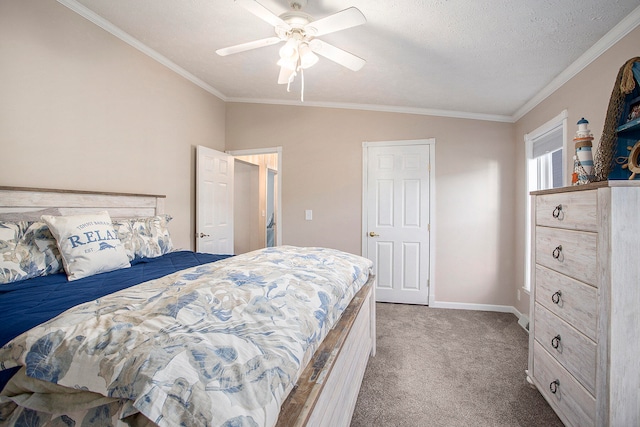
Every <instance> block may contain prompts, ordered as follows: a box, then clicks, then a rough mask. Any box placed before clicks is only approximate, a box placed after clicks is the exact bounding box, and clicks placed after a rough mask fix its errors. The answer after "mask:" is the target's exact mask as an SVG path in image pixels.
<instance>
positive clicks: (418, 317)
mask: <svg viewBox="0 0 640 427" xmlns="http://www.w3.org/2000/svg"><path fill="white" fill-rule="evenodd" d="M376 310H377V317H378V319H377V329H378V331H377V337H378V350H377V351H378V353H377V356H376V357H375V358H372V359H370V361H369V364H368V366H367V371H366V373H365V377H364V381H363V384H362V388H361V389H360V394H359V396H358V402H357V404H356V408H355V413H354V415H353V420H352V423H351V426H352V427H360V426H362V427H365V426H366V427H371V426H416V427H418V426H469V427H471V426H473V427H479V426H545V427H552V426H562V423H561V422H560V420H559V419H558V417H557V416H556V415H555V413H554V412H553V410H552V409H551V407H549V405H548V404H547V402H546V401H545V400H544V398H543V397H542V395H540V393H539V392H538V391H537V390H536V389H534V388H531V387H530V386H529V385H528V384H527V382H526V379H525V372H524V371H525V369H526V368H527V348H528V335H527V333H526V332H525V331H524V330H523V329H522V327H521V326H519V325H518V319H517V318H516V316H514V315H513V314H508V313H494V312H483V311H467V310H447V309H436V308H430V307H424V306H415V305H401V304H384V303H378V304H377V306H376Z"/></svg>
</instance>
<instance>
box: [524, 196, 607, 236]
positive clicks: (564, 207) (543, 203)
mask: <svg viewBox="0 0 640 427" xmlns="http://www.w3.org/2000/svg"><path fill="white" fill-rule="evenodd" d="M597 201H598V193H597V192H596V191H574V192H570V193H557V194H545V195H543V196H538V197H536V225H544V226H546V227H558V228H566V229H570V230H583V231H596V230H597V212H598V209H597Z"/></svg>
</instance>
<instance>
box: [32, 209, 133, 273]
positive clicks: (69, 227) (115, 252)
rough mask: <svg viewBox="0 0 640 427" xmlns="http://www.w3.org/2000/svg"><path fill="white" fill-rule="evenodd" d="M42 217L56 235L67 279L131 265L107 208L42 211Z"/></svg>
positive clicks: (54, 235)
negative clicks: (64, 212) (61, 213)
mask: <svg viewBox="0 0 640 427" xmlns="http://www.w3.org/2000/svg"><path fill="white" fill-rule="evenodd" d="M42 220H43V221H44V222H46V223H47V225H48V226H49V229H50V230H51V234H53V237H55V239H56V243H57V245H58V249H59V250H60V254H61V255H62V263H63V265H64V269H65V271H66V272H67V278H68V279H69V280H70V281H71V280H77V279H81V278H83V277H87V276H91V275H94V274H98V273H104V272H107V271H113V270H118V269H120V268H127V267H130V266H131V264H130V263H129V259H128V258H127V254H126V252H125V250H124V247H123V246H122V242H121V241H120V239H119V238H118V235H117V233H116V231H115V230H114V228H113V224H112V223H111V217H110V216H109V214H108V213H107V212H106V211H103V212H98V213H96V214H87V215H68V216H53V215H42Z"/></svg>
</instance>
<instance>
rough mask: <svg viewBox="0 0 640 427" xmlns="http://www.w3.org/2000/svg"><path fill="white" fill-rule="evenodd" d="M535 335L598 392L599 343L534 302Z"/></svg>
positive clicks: (563, 364)
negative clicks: (597, 345) (597, 349)
mask: <svg viewBox="0 0 640 427" xmlns="http://www.w3.org/2000/svg"><path fill="white" fill-rule="evenodd" d="M535 319H536V322H535V328H534V333H535V339H536V340H538V342H539V343H540V345H541V346H542V347H544V349H545V350H547V351H548V352H549V354H551V355H552V356H553V357H554V358H555V359H556V360H557V361H558V362H560V364H561V365H562V366H564V367H565V369H566V370H567V371H569V373H570V374H571V375H573V376H574V377H575V378H576V379H577V380H578V381H579V382H580V384H582V385H583V386H584V387H585V388H586V389H587V390H588V391H589V393H591V394H593V395H595V386H596V343H595V342H593V341H591V340H590V339H589V338H587V337H586V336H585V335H583V334H581V333H580V332H578V331H577V330H575V329H574V328H573V327H572V326H571V325H569V324H568V323H566V322H565V321H563V320H561V319H560V318H559V317H558V316H556V315H555V314H553V313H551V312H550V311H549V310H547V309H546V308H544V307H542V306H541V305H540V304H536V306H535Z"/></svg>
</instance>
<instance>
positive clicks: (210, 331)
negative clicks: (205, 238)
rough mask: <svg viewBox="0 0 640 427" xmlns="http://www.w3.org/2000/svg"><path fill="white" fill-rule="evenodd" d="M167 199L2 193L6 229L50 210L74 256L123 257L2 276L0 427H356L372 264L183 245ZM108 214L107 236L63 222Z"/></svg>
mask: <svg viewBox="0 0 640 427" xmlns="http://www.w3.org/2000/svg"><path fill="white" fill-rule="evenodd" d="M164 199H165V198H164V196H157V195H140V194H120V193H94V192H81V191H63V190H49V189H27V188H14V187H0V219H2V218H4V221H5V223H8V222H10V221H9V220H7V218H9V219H10V220H11V219H12V220H14V222H15V221H16V220H18V219H24V218H29V219H30V220H31V222H33V221H36V219H37V218H38V217H40V216H41V214H42V215H45V216H42V218H45V219H47V220H48V221H49V220H50V221H51V222H47V225H48V226H49V229H50V230H51V233H52V234H54V237H55V238H56V239H58V241H65V242H67V244H69V242H71V244H72V246H73V250H78V249H79V248H80V249H83V250H84V251H85V252H87V253H89V252H91V250H90V249H87V248H90V247H93V246H95V247H97V245H98V244H99V245H100V254H102V253H103V252H104V253H109V254H111V253H115V252H116V250H115V249H116V248H114V246H118V248H117V249H118V250H119V251H120V252H122V251H124V252H126V258H127V261H125V263H126V264H127V265H126V266H122V267H121V268H112V269H111V271H107V270H108V269H107V270H97V272H95V271H94V272H91V271H89V274H87V273H86V271H84V270H83V268H85V267H86V265H84V264H82V262H81V261H78V262H77V264H74V263H76V257H77V259H81V258H82V256H80V255H77V254H76V255H73V257H72V258H68V255H67V254H64V255H63V257H62V260H61V261H62V264H63V266H62V267H64V269H62V268H61V267H60V265H58V266H57V270H56V268H55V267H53V268H52V267H50V264H55V261H56V260H55V259H52V256H51V254H49V255H48V256H49V257H48V258H46V257H45V260H46V261H49V267H47V268H49V269H50V270H51V271H47V272H44V273H42V272H41V271H39V270H37V271H36V272H35V273H33V271H31V270H33V269H31V270H29V269H25V270H28V271H26V273H29V274H31V275H33V274H35V275H36V277H30V276H29V278H27V279H25V280H14V281H10V282H9V283H3V284H0V324H2V330H1V331H0V345H2V348H1V349H0V375H2V378H1V379H0V385H1V386H2V387H3V389H2V393H1V394H0V424H3V423H4V424H8V425H56V426H57V425H80V424H82V425H85V424H86V425H104V424H108V423H113V425H160V426H173V425H189V426H192V425H193V426H197V425H203V426H204V425H225V426H258V425H264V426H273V425H275V426H303V425H308V426H320V425H327V426H344V425H349V422H350V419H351V415H352V413H353V409H354V407H355V401H356V398H357V395H358V391H359V388H360V383H361V381H362V377H363V375H364V370H365V367H366V364H367V361H368V358H369V356H370V355H374V354H375V305H374V302H375V298H374V297H373V283H374V277H373V276H372V275H371V274H370V268H371V264H370V262H369V261H368V260H365V259H364V258H361V257H358V256H354V255H351V254H347V253H344V252H341V251H336V250H331V249H327V248H299V247H291V246H280V247H276V248H265V249H263V250H259V251H254V252H251V253H248V254H242V255H237V256H229V255H227V254H219V255H212V254H198V253H194V252H190V251H180V250H176V249H174V248H172V246H171V242H170V237H169V236H168V234H167V233H168V231H166V222H168V221H169V219H170V218H169V217H168V216H167V215H166V214H165V213H164ZM50 213H51V214H52V215H49V214H50ZM104 213H108V214H109V216H108V217H107V218H108V219H109V225H107V224H106V223H107V221H106V220H105V221H98V220H95V221H93V222H92V223H91V224H103V223H104V226H105V227H107V231H106V232H98V231H96V232H95V233H93V232H89V231H87V232H86V233H84V234H83V236H84V237H82V236H81V238H79V237H78V236H77V235H76V236H71V237H69V236H68V235H65V234H64V232H65V228H64V227H63V226H61V220H62V219H64V220H67V219H69V220H73V219H75V218H79V217H81V216H89V217H91V218H98V217H94V215H102V214H104ZM34 218H35V219H34ZM99 218H102V217H99ZM150 218H151V219H153V220H152V222H149V221H150ZM142 219H145V220H146V221H147V222H144V221H142V222H141V220H142ZM163 219H164V221H165V222H162V220H163ZM158 221H160V226H158V230H160V231H158V232H157V233H156V232H155V231H154V233H151V234H152V235H151V238H149V235H150V234H149V233H146V234H145V233H143V232H142V231H140V232H139V233H138V234H136V227H139V228H140V230H144V231H145V232H146V231H148V230H149V228H148V227H149V226H150V225H149V224H154V226H156V225H157V224H158ZM31 222H30V223H29V224H31V225H29V227H34V225H33V224H32V223H31ZM62 225H65V223H64V222H62ZM67 225H68V224H67ZM85 225H86V221H85V224H82V226H85ZM111 225H112V226H113V228H109V227H111ZM125 226H126V227H125ZM24 227H27V226H26V225H24ZM145 227H147V228H145ZM163 227H164V228H163ZM85 230H88V229H85ZM108 230H112V231H111V233H114V234H115V233H116V232H117V238H114V240H109V239H111V237H112V236H111V234H110V232H109V231H108ZM123 230H124V231H123ZM132 230H133V234H131V233H132ZM163 230H164V231H163ZM5 231H6V230H5ZM156 231H157V230H156ZM0 232H2V228H1V227H0ZM127 233H128V234H127ZM87 236H88V239H89V241H88V242H87V241H84V242H83V241H82V238H85V237H87ZM131 236H133V237H131ZM40 237H42V236H40ZM34 240H37V239H34ZM89 242H90V243H91V244H89ZM114 242H117V244H116V243H114ZM37 243H38V244H39V246H38V248H39V250H40V252H42V253H47V250H48V249H43V248H47V247H46V246H43V245H42V241H37ZM92 245H93V246H92ZM120 246H121V247H122V248H120ZM60 247H61V248H62V252H63V253H64V252H65V249H64V247H62V246H60ZM49 249H50V248H49ZM103 249H104V251H103ZM91 256H93V255H91ZM119 256H120V257H121V256H122V254H121V253H120V254H119ZM109 257H110V258H113V256H112V255H109ZM109 262H112V261H109ZM118 262H122V260H119V261H118ZM76 267H80V268H77V269H76V270H75V271H74V268H76ZM92 267H93V264H91V268H92ZM6 271H8V270H5V275H6V274H9V273H6ZM70 271H71V272H70ZM20 273H22V272H18V273H15V272H13V271H12V272H11V274H20ZM73 274H77V277H75V276H73ZM10 279H15V277H13V278H10ZM134 283H135V284H134ZM5 383H6V384H5ZM4 424H3V425H4Z"/></svg>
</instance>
